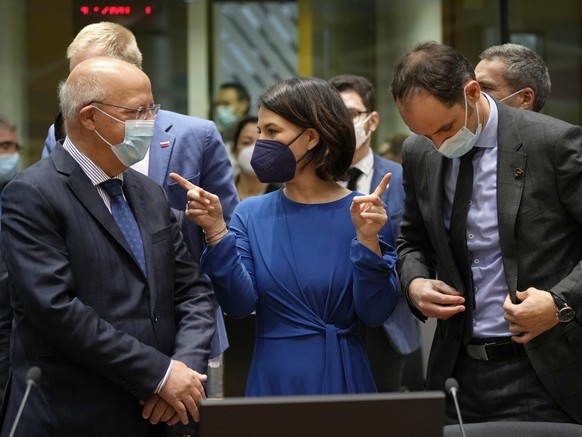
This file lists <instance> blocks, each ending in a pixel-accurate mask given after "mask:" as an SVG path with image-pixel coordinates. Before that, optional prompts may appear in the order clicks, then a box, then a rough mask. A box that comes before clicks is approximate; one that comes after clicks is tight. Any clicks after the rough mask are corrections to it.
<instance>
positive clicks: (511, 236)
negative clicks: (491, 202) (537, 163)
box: [497, 105, 527, 302]
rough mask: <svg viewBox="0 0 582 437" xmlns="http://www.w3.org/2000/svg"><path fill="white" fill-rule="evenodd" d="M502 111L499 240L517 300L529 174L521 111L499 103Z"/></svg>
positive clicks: (507, 277) (499, 126)
mask: <svg viewBox="0 0 582 437" xmlns="http://www.w3.org/2000/svg"><path fill="white" fill-rule="evenodd" d="M497 109H498V111H499V118H498V137H497V148H498V155H497V217H498V221H499V240H500V244H501V253H502V256H503V265H504V268H505V277H506V280H507V285H508V287H509V294H510V296H511V299H512V301H513V302H516V297H515V291H516V288H517V271H518V266H517V260H518V258H519V256H518V253H517V242H516V240H515V232H514V229H515V224H516V221H517V212H518V211H519V206H520V203H521V198H522V194H523V189H524V183H525V176H526V163H527V160H526V154H525V153H523V152H521V147H522V145H523V139H522V138H521V136H520V134H519V131H518V130H517V129H516V127H515V126H516V119H517V115H518V114H515V113H514V112H513V111H510V110H508V109H507V108H505V107H504V105H497Z"/></svg>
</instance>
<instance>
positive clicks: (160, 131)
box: [148, 111, 176, 185]
mask: <svg viewBox="0 0 582 437" xmlns="http://www.w3.org/2000/svg"><path fill="white" fill-rule="evenodd" d="M171 128H172V124H169V125H165V124H164V115H163V111H160V113H159V114H158V116H157V117H156V124H155V130H154V136H153V138H152V142H151V143H150V162H149V168H148V176H149V177H150V178H151V179H153V180H154V181H156V182H157V183H158V184H160V185H163V184H164V181H165V180H166V178H167V176H168V173H169V169H168V166H169V163H170V156H171V155H172V150H173V149H174V143H175V141H176V137H175V136H174V135H172V134H171V133H169V131H170V129H171Z"/></svg>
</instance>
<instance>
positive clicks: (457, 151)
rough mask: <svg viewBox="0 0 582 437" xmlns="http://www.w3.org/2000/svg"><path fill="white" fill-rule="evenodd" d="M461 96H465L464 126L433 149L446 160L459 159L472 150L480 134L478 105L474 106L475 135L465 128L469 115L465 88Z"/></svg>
mask: <svg viewBox="0 0 582 437" xmlns="http://www.w3.org/2000/svg"><path fill="white" fill-rule="evenodd" d="M463 94H464V96H465V125H464V126H463V127H462V128H461V129H459V131H458V132H457V133H456V134H455V135H453V136H452V137H450V138H447V139H446V140H445V141H443V143H442V144H441V146H440V147H439V148H437V147H436V145H434V143H433V145H434V146H435V149H436V150H437V152H439V153H440V154H442V155H444V156H445V157H447V158H459V157H461V156H463V155H464V154H466V153H467V152H468V151H469V150H471V149H472V148H473V146H474V145H475V143H476V142H477V139H478V138H479V135H480V134H481V123H480V121H479V105H477V104H476V105H475V108H476V109H477V123H478V126H477V130H476V131H475V133H473V132H471V131H470V130H469V129H468V128H467V117H468V113H469V106H468V104H467V88H464V89H463Z"/></svg>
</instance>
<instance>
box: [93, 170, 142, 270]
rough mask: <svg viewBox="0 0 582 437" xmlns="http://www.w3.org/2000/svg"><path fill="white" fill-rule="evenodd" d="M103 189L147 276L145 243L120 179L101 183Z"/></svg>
mask: <svg viewBox="0 0 582 437" xmlns="http://www.w3.org/2000/svg"><path fill="white" fill-rule="evenodd" d="M101 186H102V187H103V189H104V190H105V191H106V192H107V194H108V195H109V199H110V201H111V214H112V215H113V219H114V220H115V221H116V223H117V226H119V229H120V230H121V232H122V233H123V236H124V237H125V240H126V241H127V243H128V244H129V247H130V248H131V251H132V252H133V255H134V256H135V259H136V260H137V262H138V263H139V266H140V268H141V270H142V271H143V273H144V275H146V276H147V270H146V262H145V255H144V252H143V241H142V239H141V235H140V233H139V228H138V227H137V222H136V221H135V217H134V216H133V213H132V212H131V209H129V205H128V204H127V202H126V201H125V198H124V197H123V190H122V189H121V181H120V180H119V179H109V180H107V181H105V182H102V183H101Z"/></svg>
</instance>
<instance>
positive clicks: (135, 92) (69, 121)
mask: <svg viewBox="0 0 582 437" xmlns="http://www.w3.org/2000/svg"><path fill="white" fill-rule="evenodd" d="M59 98H60V104H61V112H62V114H63V119H64V122H65V127H66V130H67V136H68V137H69V138H70V139H71V141H72V142H73V144H74V145H75V146H76V147H77V148H78V149H79V150H80V151H81V152H83V153H84V154H85V155H86V156H88V157H89V158H90V159H91V160H92V161H93V162H95V163H96V164H97V165H98V166H99V167H101V168H102V169H103V170H105V171H106V172H107V173H108V174H110V175H115V174H118V173H120V172H121V171H123V170H125V166H124V165H123V164H121V162H120V161H119V160H118V159H117V157H115V155H114V153H113V152H112V150H111V146H110V145H116V144H120V143H122V142H123V139H124V134H125V121H126V120H131V119H135V117H136V111H137V108H139V107H141V106H150V105H152V104H153V103H154V102H153V96H152V90H151V84H150V80H149V78H148V77H147V75H146V74H145V73H144V72H143V71H142V70H140V69H139V68H138V67H136V66H135V65H133V64H130V63H127V62H125V61H122V60H119V59H115V58H106V57H95V58H90V59H86V60H84V61H82V62H80V63H79V64H78V65H77V66H76V67H75V68H74V69H73V71H71V73H70V74H69V77H68V78H67V79H66V81H65V82H63V83H62V84H61V85H60V87H59Z"/></svg>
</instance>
